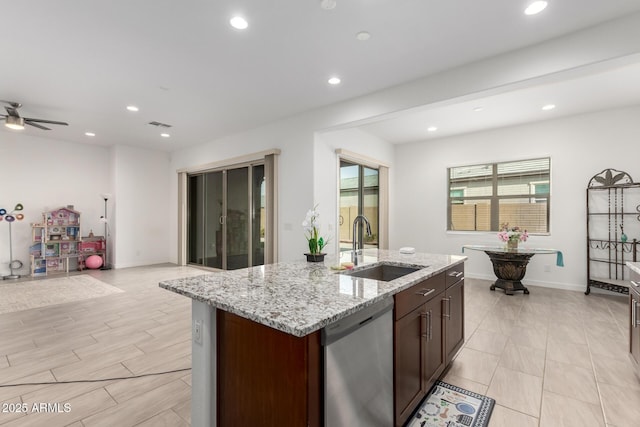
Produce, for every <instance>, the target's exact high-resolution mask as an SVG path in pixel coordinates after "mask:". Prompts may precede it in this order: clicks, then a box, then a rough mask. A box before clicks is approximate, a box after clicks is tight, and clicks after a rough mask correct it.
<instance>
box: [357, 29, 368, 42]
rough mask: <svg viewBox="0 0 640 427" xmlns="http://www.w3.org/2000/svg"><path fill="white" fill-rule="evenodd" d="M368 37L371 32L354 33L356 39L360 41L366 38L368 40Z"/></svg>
mask: <svg viewBox="0 0 640 427" xmlns="http://www.w3.org/2000/svg"><path fill="white" fill-rule="evenodd" d="M370 38H371V34H370V33H369V32H368V31H360V32H359V33H358V34H356V39H358V40H360V41H366V40H369V39H370Z"/></svg>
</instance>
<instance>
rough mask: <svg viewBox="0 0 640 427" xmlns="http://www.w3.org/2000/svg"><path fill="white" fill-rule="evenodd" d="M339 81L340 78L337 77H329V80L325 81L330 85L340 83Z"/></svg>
mask: <svg viewBox="0 0 640 427" xmlns="http://www.w3.org/2000/svg"><path fill="white" fill-rule="evenodd" d="M340 81H341V80H340V78H339V77H331V78H330V79H329V80H327V82H328V83H329V84H330V85H337V84H340Z"/></svg>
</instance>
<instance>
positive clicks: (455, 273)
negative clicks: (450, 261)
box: [445, 263, 464, 288]
mask: <svg viewBox="0 0 640 427" xmlns="http://www.w3.org/2000/svg"><path fill="white" fill-rule="evenodd" d="M445 274H446V276H447V277H446V281H447V285H446V286H447V288H448V287H449V286H451V285H453V284H455V283H457V282H459V281H460V280H462V279H464V263H461V264H458V265H455V266H453V267H451V268H450V269H448V270H447V271H446V272H445Z"/></svg>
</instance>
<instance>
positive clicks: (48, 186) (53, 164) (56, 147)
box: [0, 131, 109, 275]
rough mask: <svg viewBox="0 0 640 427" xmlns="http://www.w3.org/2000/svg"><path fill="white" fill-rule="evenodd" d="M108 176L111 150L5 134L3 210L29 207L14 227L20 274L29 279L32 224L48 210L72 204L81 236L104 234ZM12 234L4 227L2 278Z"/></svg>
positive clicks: (0, 149)
mask: <svg viewBox="0 0 640 427" xmlns="http://www.w3.org/2000/svg"><path fill="white" fill-rule="evenodd" d="M43 134H44V132H43ZM108 176H109V150H108V149H107V148H106V147H100V146H93V145H86V144H75V143H70V142H62V141H54V140H51V139H47V138H40V137H35V136H30V135H26V134H19V133H16V132H10V131H2V132H0V208H5V209H7V210H8V211H11V210H13V208H14V206H15V205H16V203H22V204H23V205H24V210H23V211H22V212H23V214H24V215H25V218H24V220H22V221H16V222H14V223H13V225H12V234H13V239H12V240H13V258H14V259H18V260H20V261H22V262H23V264H24V265H25V267H24V268H23V269H22V270H21V271H20V274H29V262H30V259H29V252H28V248H29V245H30V244H31V227H30V224H31V223H39V222H42V212H43V211H45V210H49V209H55V208H58V207H60V206H67V205H73V206H74V209H75V210H77V211H79V212H80V213H81V214H82V215H81V217H80V220H81V230H80V231H81V233H82V235H85V236H86V235H87V234H88V233H89V231H90V230H93V232H94V233H95V234H96V235H101V234H102V233H103V231H102V230H103V227H102V225H101V223H100V221H99V218H100V216H101V215H103V206H104V202H103V200H102V199H101V198H100V193H104V192H107V191H108V188H109V180H108ZM8 234H9V227H8V223H6V222H5V221H2V222H0V275H6V274H8V273H9V265H8V263H9V236H8Z"/></svg>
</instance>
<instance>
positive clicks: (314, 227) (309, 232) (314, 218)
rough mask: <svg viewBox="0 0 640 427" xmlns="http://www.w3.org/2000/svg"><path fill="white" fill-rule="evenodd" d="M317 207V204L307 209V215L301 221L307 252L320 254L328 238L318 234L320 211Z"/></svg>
mask: <svg viewBox="0 0 640 427" xmlns="http://www.w3.org/2000/svg"><path fill="white" fill-rule="evenodd" d="M317 209H318V205H316V206H314V207H313V209H311V210H309V211H307V216H306V217H305V219H304V221H302V226H303V227H304V229H305V237H306V238H307V242H308V243H309V253H311V254H320V253H321V252H322V249H323V248H324V247H325V246H327V243H329V239H324V238H323V237H321V236H320V220H319V218H320V213H319V212H318V210H317Z"/></svg>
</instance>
